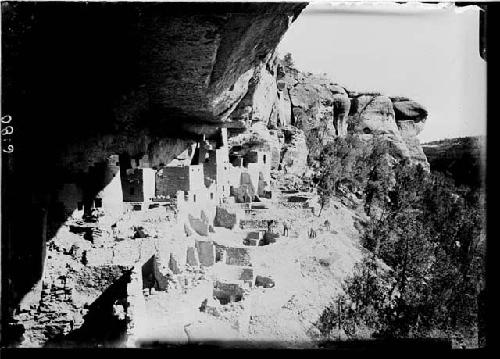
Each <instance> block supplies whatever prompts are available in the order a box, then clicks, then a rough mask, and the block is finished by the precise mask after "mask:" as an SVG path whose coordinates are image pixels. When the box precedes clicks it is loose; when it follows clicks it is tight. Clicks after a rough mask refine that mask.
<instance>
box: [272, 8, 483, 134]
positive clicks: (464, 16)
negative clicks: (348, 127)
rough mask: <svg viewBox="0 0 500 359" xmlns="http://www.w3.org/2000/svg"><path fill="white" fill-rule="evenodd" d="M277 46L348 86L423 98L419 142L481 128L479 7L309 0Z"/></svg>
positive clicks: (302, 65) (306, 67)
mask: <svg viewBox="0 0 500 359" xmlns="http://www.w3.org/2000/svg"><path fill="white" fill-rule="evenodd" d="M440 5H442V4H440ZM326 6H328V8H327V7H326ZM278 51H279V53H280V54H281V55H283V54H284V53H286V52H291V53H292V58H293V60H294V62H295V65H296V67H297V68H298V69H300V70H302V71H306V72H313V73H327V74H328V75H329V77H331V78H332V79H333V80H334V81H335V82H337V83H339V84H340V85H343V86H345V87H347V88H348V89H351V90H357V91H363V90H368V91H378V92H381V93H383V94H387V95H390V96H392V95H400V96H407V97H410V98H412V99H414V100H415V101H417V102H419V103H421V104H422V105H424V106H425V107H426V108H427V109H428V111H429V117H428V119H427V123H426V126H425V128H424V130H423V131H422V133H421V134H420V135H419V139H420V140H421V141H422V142H427V141H431V140H436V139H442V138H450V137H463V136H476V135H485V134H486V62H485V61H484V60H483V59H482V58H481V57H480V56H479V8H478V7H475V6H468V7H465V8H461V9H459V10H455V9H454V8H451V7H446V6H441V8H435V7H433V8H430V7H427V8H416V7H415V4H409V5H403V6H401V5H397V4H390V3H385V4H383V5H380V4H379V5H378V6H375V5H364V6H363V7H361V6H359V5H357V6H354V5H353V4H344V5H341V4H337V5H334V6H332V5H328V4H323V5H322V7H321V8H319V6H318V5H317V4H316V5H309V6H308V7H307V8H306V9H305V10H304V11H303V12H302V13H301V15H300V16H299V17H298V18H297V20H296V21H295V22H294V23H293V24H292V25H291V27H290V29H289V30H288V32H287V33H286V34H285V36H284V38H283V40H282V42H281V44H280V45H279V47H278Z"/></svg>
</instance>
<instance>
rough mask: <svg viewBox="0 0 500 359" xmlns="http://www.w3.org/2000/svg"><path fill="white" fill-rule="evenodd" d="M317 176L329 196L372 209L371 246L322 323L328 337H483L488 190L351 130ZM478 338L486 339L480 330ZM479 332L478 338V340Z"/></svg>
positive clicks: (325, 153) (331, 148) (328, 149)
mask: <svg viewBox="0 0 500 359" xmlns="http://www.w3.org/2000/svg"><path fill="white" fill-rule="evenodd" d="M319 160H320V164H321V166H320V168H321V170H320V171H318V175H317V178H316V183H317V187H318V192H319V194H320V196H321V198H322V205H325V204H326V203H327V202H328V200H329V198H330V197H331V196H334V195H335V196H346V195H351V196H352V195H353V194H355V195H357V197H358V198H361V199H362V200H363V202H364V210H365V213H366V214H367V216H368V217H369V218H370V220H369V223H368V224H367V225H366V226H365V227H364V229H363V230H362V232H363V233H362V242H363V246H364V247H365V248H366V249H367V250H368V251H367V253H368V255H366V258H365V259H364V260H363V262H362V263H360V264H359V265H358V266H357V268H356V270H355V273H354V274H353V276H352V277H351V278H350V279H349V280H348V281H346V283H345V285H344V292H345V294H344V295H343V296H341V297H339V298H338V301H336V302H335V303H332V305H331V306H330V307H328V308H327V309H325V311H324V312H323V314H322V316H321V318H320V319H319V321H318V323H317V326H318V328H319V329H320V331H321V332H322V334H323V335H324V337H325V338H326V339H328V338H332V336H333V337H336V335H338V334H339V333H342V334H343V335H347V336H348V337H359V336H361V337H366V336H367V335H370V336H371V337H386V338H387V337H389V338H390V337H398V338H401V337H418V338H422V337H436V336H437V337H443V336H447V337H451V338H453V337H455V336H456V335H457V334H458V335H459V336H461V337H463V338H465V340H466V342H467V345H468V346H476V345H478V343H477V340H479V345H483V344H484V343H483V340H484V335H483V331H484V327H483V325H482V317H481V314H480V308H481V307H482V306H483V304H484V300H482V299H481V298H483V297H484V280H485V268H484V262H485V240H484V218H485V217H484V215H485V213H484V203H483V202H484V199H483V198H482V194H481V191H480V189H479V188H478V187H477V186H457V185H456V184H455V181H454V180H453V178H449V177H446V176H445V175H444V174H442V173H438V172H436V173H434V172H431V173H428V172H426V171H425V170H424V169H423V168H422V167H420V166H411V165H409V164H408V163H407V161H405V160H404V159H402V160H398V159H394V158H391V156H388V147H387V146H386V144H385V142H384V141H383V140H382V139H378V138H376V137H374V138H373V140H372V141H371V142H370V141H368V142H366V141H365V142H363V141H360V140H359V138H356V137H353V136H348V137H347V138H346V139H341V138H339V139H336V140H335V141H334V142H331V143H329V144H328V145H326V146H325V147H324V148H323V150H322V153H321V155H320V156H319ZM478 337H479V339H477V338H478ZM472 341H473V342H472Z"/></svg>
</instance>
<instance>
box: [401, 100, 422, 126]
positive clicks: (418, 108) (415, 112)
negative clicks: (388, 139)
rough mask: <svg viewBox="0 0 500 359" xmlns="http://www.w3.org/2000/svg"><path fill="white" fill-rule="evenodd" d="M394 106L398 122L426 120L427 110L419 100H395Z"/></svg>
mask: <svg viewBox="0 0 500 359" xmlns="http://www.w3.org/2000/svg"><path fill="white" fill-rule="evenodd" d="M398 100H399V99H398ZM393 106H394V114H395V116H396V121H397V122H399V121H413V122H425V120H426V119H427V110H426V109H425V108H424V107H423V106H422V105H420V104H419V103H418V102H415V101H411V100H406V101H394V102H393Z"/></svg>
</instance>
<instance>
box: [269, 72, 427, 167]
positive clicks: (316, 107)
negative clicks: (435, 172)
mask: <svg viewBox="0 0 500 359" xmlns="http://www.w3.org/2000/svg"><path fill="white" fill-rule="evenodd" d="M278 74H281V75H280V76H281V77H280V80H278V84H279V85H278V88H281V89H282V92H284V93H287V94H288V96H289V98H290V105H291V122H292V124H294V125H295V126H296V127H297V128H299V129H301V130H302V131H304V135H305V138H306V143H307V147H308V148H309V151H310V154H311V155H312V156H315V155H317V151H318V146H321V145H322V144H325V143H326V142H328V141H330V140H332V139H333V138H335V137H336V136H346V135H347V134H348V133H351V134H360V135H363V136H364V137H367V136H374V135H377V136H382V137H384V138H385V139H386V140H388V141H389V142H390V145H391V146H390V148H391V149H392V151H393V155H395V156H397V157H399V158H407V159H409V160H410V161H411V162H412V163H419V164H421V165H423V166H424V167H425V168H428V166H429V165H428V163H427V160H426V158H425V154H424V153H423V151H422V148H421V146H420V143H419V141H418V139H417V135H418V134H419V133H420V132H421V130H422V129H423V127H424V124H425V120H426V119H427V110H426V109H425V108H424V107H423V106H422V105H420V104H418V103H417V102H415V101H413V100H410V99H408V98H404V97H392V98H389V97H387V96H384V95H382V94H380V93H377V92H371V93H358V92H355V91H350V90H347V89H345V88H344V87H342V86H340V85H338V84H336V83H334V82H333V81H332V80H330V79H328V78H327V77H326V76H324V75H313V74H310V73H308V74H305V73H302V72H300V71H298V70H297V69H294V68H290V67H287V66H285V65H284V64H282V63H280V64H279V65H278Z"/></svg>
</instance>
